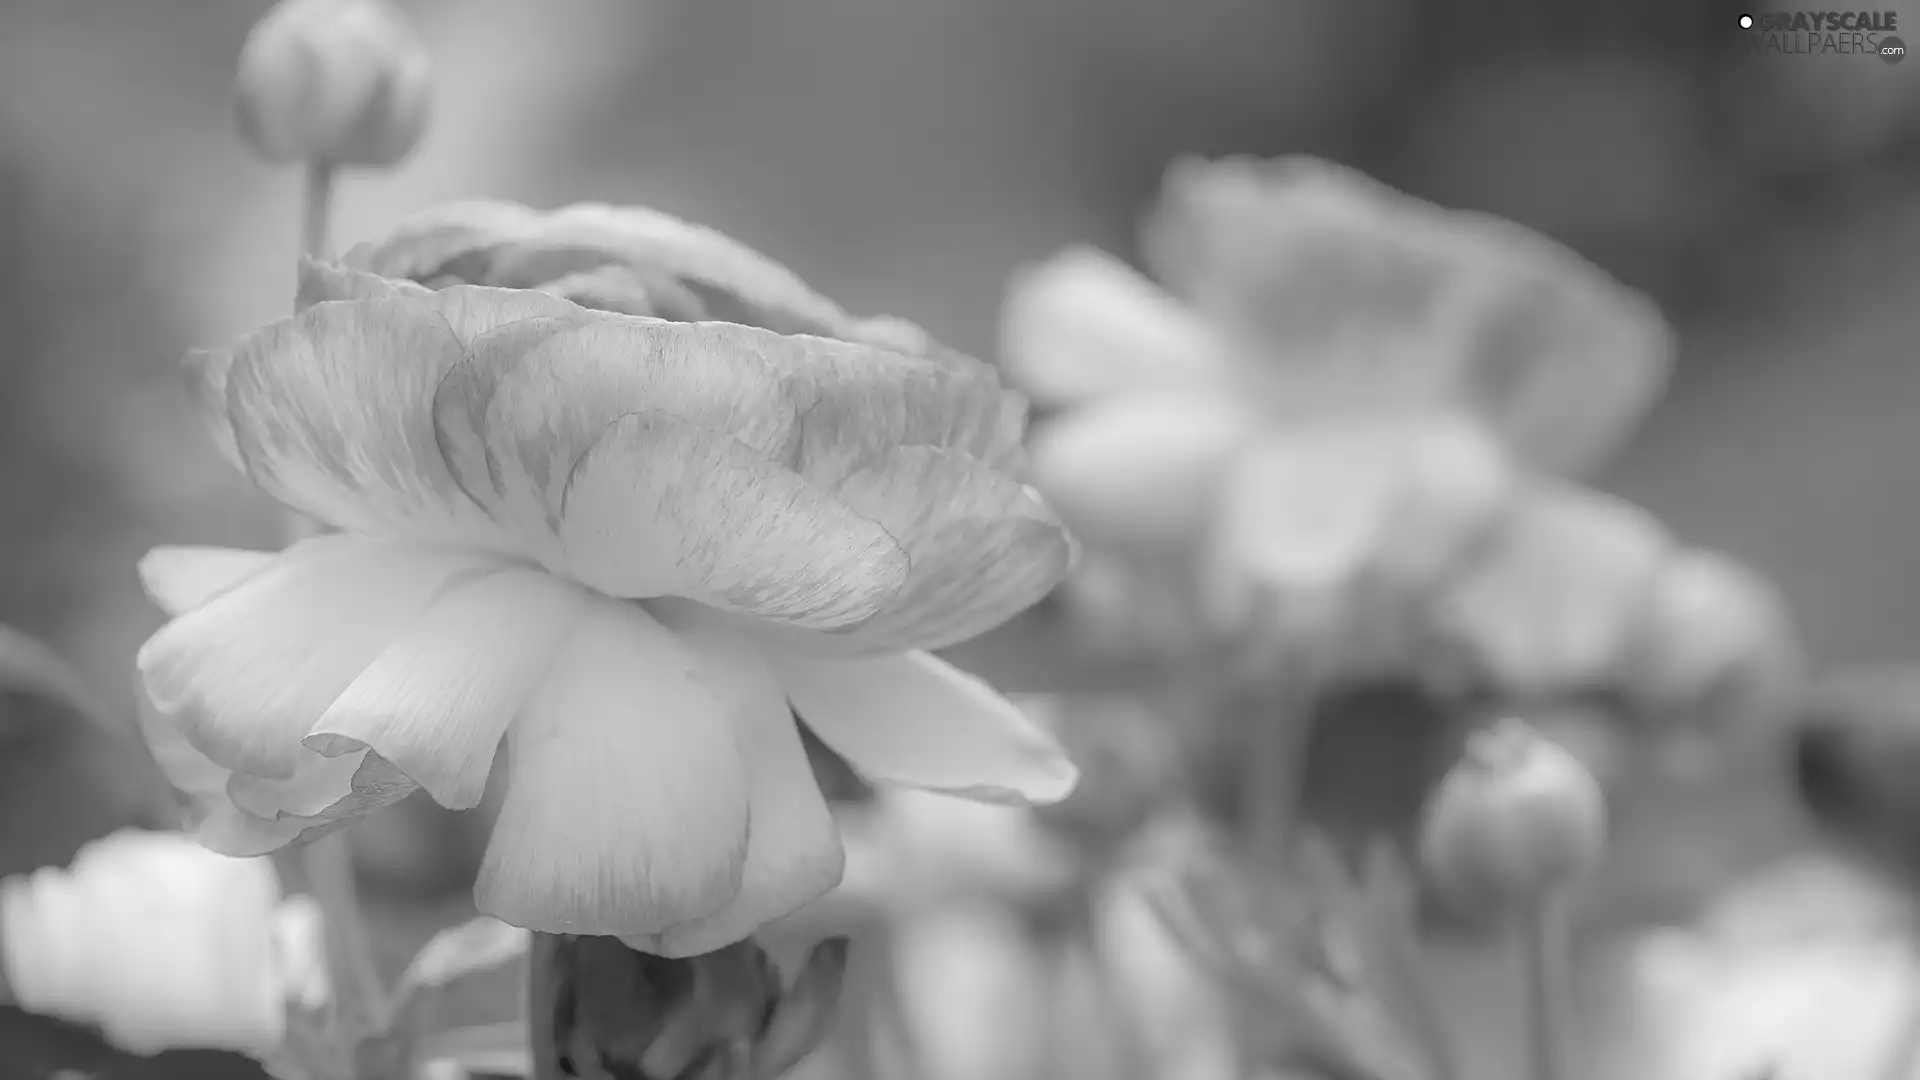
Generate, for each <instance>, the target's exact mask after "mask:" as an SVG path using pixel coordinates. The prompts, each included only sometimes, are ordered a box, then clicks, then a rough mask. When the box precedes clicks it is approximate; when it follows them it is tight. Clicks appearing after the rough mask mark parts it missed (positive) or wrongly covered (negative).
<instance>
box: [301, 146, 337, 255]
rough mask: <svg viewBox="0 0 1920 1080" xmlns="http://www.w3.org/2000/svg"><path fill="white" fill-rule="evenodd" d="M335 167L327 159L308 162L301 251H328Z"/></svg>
mask: <svg viewBox="0 0 1920 1080" xmlns="http://www.w3.org/2000/svg"><path fill="white" fill-rule="evenodd" d="M333 176H334V167H333V166H332V165H329V164H327V163H326V162H324V161H310V162H308V163H307V171H306V175H305V177H304V178H303V180H302V183H301V191H300V251H301V253H302V254H306V255H312V256H313V257H315V258H324V257H325V256H326V254H327V230H328V223H329V221H330V220H331V219H332V217H333Z"/></svg>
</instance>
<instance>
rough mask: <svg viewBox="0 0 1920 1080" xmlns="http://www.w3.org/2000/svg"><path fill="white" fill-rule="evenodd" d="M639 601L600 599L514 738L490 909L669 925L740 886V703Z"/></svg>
mask: <svg viewBox="0 0 1920 1080" xmlns="http://www.w3.org/2000/svg"><path fill="white" fill-rule="evenodd" d="M707 672H708V669H707V668H706V667H704V666H703V661H702V657H701V656H700V654H698V653H696V652H695V651H694V650H693V649H691V648H690V647H689V646H688V645H687V644H686V643H684V642H683V641H681V640H680V639H679V638H678V637H677V636H675V635H674V634H673V633H672V632H671V631H670V630H668V629H667V628H666V627H664V626H662V625H661V624H660V623H659V622H657V621H656V620H655V619H654V618H653V617H652V616H651V615H649V614H648V613H647V612H646V611H645V610H644V609H642V608H641V607H640V606H639V605H637V604H631V603H620V602H617V601H613V600H606V599H596V600H595V601H594V602H592V603H591V604H590V605H589V606H588V607H587V609H586V610H585V612H584V613H583V614H582V616H581V618H580V621H579V622H578V623H577V624H576V625H575V626H574V630H573V633H572V635H571V636H570V637H569V638H568V639H567V641H566V643H565V644H564V645H563V646H562V647H561V650H560V652H559V655H558V656H557V658H556V659H555V662H554V665H553V667H552V669H551V670H550V672H549V675H548V678H547V680H546V682H545V683H543V684H542V685H541V687H540V689H539V690H538V691H536V692H535V694H534V696H533V698H532V699H531V700H530V701H529V702H528V703H527V705H526V707H525V708H524V709H523V710H522V711H521V714H520V717H519V719H518V720H517V721H516V722H515V723H514V724H513V726H512V728H511V729H510V731H509V733H508V740H507V745H508V772H507V777H508V782H507V791H506V797H505V800H504V802H503V803H502V805H501V809H500V817H499V820H498V822H497V824H496V825H495V826H494V831H493V838H492V840H491V841H490V842H489V844H488V845H487V854H486V858H485V861H484V862H483V864H482V866H481V869H480V876H479V880H478V882H477V883H476V884H475V886H474V897H475V901H476V902H477V903H478V905H479V908H480V910H481V911H482V912H483V913H485V914H488V915H492V916H494V917H495V918H498V919H500V920H502V921H504V922H509V923H512V924H514V925H515V926H523V927H526V928H527V929H529V930H538V931H543V932H547V933H567V934H606V935H617V936H623V937H632V936H641V935H652V934H659V933H662V932H663V931H665V930H667V929H669V928H671V927H674V926H677V925H679V924H681V923H686V922H690V921H692V920H696V919H702V918H706V917H708V916H710V915H713V914H715V913H716V912H718V911H720V910H721V909H722V908H723V907H725V906H726V905H727V904H728V903H729V902H731V901H732V900H733V899H734V898H735V897H736V896H738V895H739V893H740V886H741V882H742V880H743V876H744V869H745V863H746V858H747V847H748V820H749V818H748V798H749V797H748V790H749V788H748V769H747V766H746V764H745V763H744V762H743V761H742V758H741V754H740V749H739V743H738V741H737V735H736V731H737V730H738V729H739V727H740V725H739V724H738V723H737V722H736V718H735V717H734V716H732V715H730V706H731V705H733V704H734V699H733V698H732V697H731V696H730V694H729V692H728V691H727V690H725V689H724V688H723V687H721V686H719V685H716V684H715V682H714V681H712V678H711V677H710V676H709V675H708V673H707Z"/></svg>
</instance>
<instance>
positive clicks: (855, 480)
mask: <svg viewBox="0 0 1920 1080" xmlns="http://www.w3.org/2000/svg"><path fill="white" fill-rule="evenodd" d="M836 494H837V495H838V496H839V498H840V499H841V500H843V501H844V502H845V503H846V504H847V505H848V506H851V507H852V508H853V509H854V511H855V512H857V513H859V514H861V515H862V516H863V517H865V518H870V519H872V520H873V521H876V522H878V523H879V524H880V525H881V526H883V527H884V528H885V530H886V532H887V533H888V534H889V535H891V536H892V537H893V538H894V539H895V540H897V541H898V542H899V544H900V547H901V549H902V550H904V551H905V552H906V559H907V563H906V566H907V574H906V580H905V584H904V585H903V587H902V588H901V589H900V591H899V592H898V593H897V594H896V595H894V596H893V597H891V598H890V599H889V601H888V602H887V604H886V606H885V608H884V609H883V610H881V611H880V613H879V614H877V615H875V616H874V617H873V618H872V619H871V620H869V621H867V622H865V623H862V624H860V625H859V626H856V627H854V628H852V629H850V630H848V631H846V632H845V634H844V635H842V643H843V644H845V645H849V646H852V647H856V648H859V649H863V650H864V649H883V650H887V651H897V650H900V649H905V648H915V649H936V648H943V647H945V646H947V645H952V644H955V643H957V642H961V641H965V640H967V639H968V638H972V637H976V636H978V635H980V634H982V633H985V632H986V631H988V630H990V629H992V628H993V627H995V626H998V625H1000V624H1001V623H1003V622H1006V621H1007V620H1008V619H1011V618H1013V616H1015V615H1017V614H1019V613H1020V612H1021V611H1023V610H1025V609H1026V608H1028V607H1031V606H1033V605H1034V604H1035V603H1038V602H1039V600H1040V599H1041V598H1042V597H1044V596H1046V595H1047V593H1048V592H1049V591H1051V590H1052V589H1053V587H1054V586H1055V585H1058V584H1059V583H1060V580H1061V579H1062V578H1064V577H1065V576H1066V574H1067V569H1068V567H1069V566H1070V565H1071V563H1072V560H1073V553H1074V548H1073V542H1072V540H1071V539H1070V538H1069V537H1068V536H1067V532H1066V530H1065V529H1063V528H1062V527H1061V526H1060V523H1059V521H1058V520H1057V519H1055V518H1054V516H1053V513H1052V511H1050V510H1048V509H1047V507H1046V506H1045V504H1043V503H1041V502H1040V501H1039V500H1038V499H1036V498H1035V497H1034V495H1033V493H1032V491H1031V490H1030V489H1028V488H1025V487H1023V486H1021V485H1020V484H1019V483H1018V482H1017V481H1014V480H1012V479H1010V478H1008V477H1007V476H1004V475H1002V474H1001V473H999V472H997V471H995V470H994V469H992V468H990V467H988V466H986V465H983V464H981V463H980V462H978V461H976V460H974V459H973V458H970V457H967V456H966V455H964V454H961V453H959V452H957V451H953V450H938V449H934V448H931V447H925V446H914V447H907V448H905V449H901V450H897V451H895V452H893V453H892V454H890V455H888V456H887V457H886V458H884V459H882V460H881V461H879V462H877V463H876V464H875V465H873V466H871V467H869V468H866V469H862V470H861V471H859V472H857V473H855V474H854V475H853V476H851V477H848V478H847V481H846V482H845V483H844V484H842V485H841V487H840V489H839V490H838V492H836Z"/></svg>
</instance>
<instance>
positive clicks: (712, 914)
mask: <svg viewBox="0 0 1920 1080" xmlns="http://www.w3.org/2000/svg"><path fill="white" fill-rule="evenodd" d="M649 220H653V219H649ZM669 220H670V219H669ZM679 227H680V228H681V229H682V230H687V229H688V228H689V227H687V226H684V225H681V226H679ZM675 235H676V236H679V237H680V239H682V240H684V241H685V242H686V245H689V247H685V248H684V249H683V248H673V247H671V246H670V245H669V246H664V247H663V248H662V255H661V257H662V258H668V257H683V256H685V255H686V254H687V251H688V250H692V251H699V250H702V248H701V245H702V244H704V243H707V242H708V241H707V240H706V239H704V238H705V237H706V236H707V234H705V233H702V232H697V231H683V232H682V233H676V234H675ZM767 265H770V264H766V263H755V264H752V265H748V266H744V267H735V269H736V270H738V271H739V272H740V273H743V274H747V275H749V276H751V275H755V274H760V273H762V272H764V271H765V269H766V266H767ZM307 270H308V273H307V281H306V283H305V287H304V288H303V295H304V297H305V298H306V299H307V301H309V302H310V305H311V306H308V307H307V308H306V309H305V310H304V311H303V312H302V313H301V314H299V315H298V316H295V317H293V318H291V319H286V320H282V321H281V322H278V323H275V324H274V325H271V326H269V327H266V328H265V329H263V330H261V331H259V332H258V333H255V334H253V335H251V336H250V337H248V338H246V339H245V340H243V341H242V342H240V343H239V344H238V345H236V346H235V347H233V348H231V349H226V350H218V351H213V352H209V353H204V354H199V355H197V356H196V357H195V358H194V361H193V370H194V373H195V375H196V385H197V388H198V391H199V395H200V399H201V401H202V402H203V403H204V404H205V405H206V406H207V409H208V413H209V418H210V420H211V421H212V424H213V428H214V433H215V437H216V438H217V439H218V441H219V442H220V444H221V446H222V447H223V448H224V449H225V450H226V451H227V453H228V455H229V456H230V457H231V458H232V459H233V460H234V461H235V462H236V463H237V464H238V465H239V466H240V467H241V468H243V469H244V470H245V472H246V473H247V475H248V476H249V477H250V478H251V479H253V480H254V481H255V482H256V483H257V484H258V485H259V486H260V487H261V488H263V489H264V490H265V491H266V492H267V493H268V494H269V495H271V496H273V497H274V498H276V499H278V500H280V501H281V502H283V503H284V504H286V505H287V506H289V507H291V508H293V509H295V510H298V511H300V512H302V513H304V514H308V515H310V516H313V517H315V518H318V519H319V520H321V521H323V522H326V523H328V524H331V525H333V526H336V527H337V528H339V529H340V530H341V531H340V532H339V533H337V534H334V535H328V536H322V537H319V538H317V539H313V540H308V541H305V542H303V543H300V544H296V545H294V546H293V547H292V548H290V549H288V550H287V551H285V552H282V553H279V554H267V553H259V552H240V551H212V550H206V549H185V548H163V549H160V550H157V551H155V552H153V553H152V554H150V555H149V556H148V557H147V558H146V560H145V561H144V562H143V563H142V566H141V570H142V574H143V576H144V578H145V581H146V584H147V586H148V589H149V591H150V592H151V593H152V595H153V596H154V597H155V599H156V601H157V602H158V603H159V604H160V605H161V606H162V607H164V608H165V609H166V610H167V611H168V612H169V613H170V614H172V615H173V616H175V618H174V620H173V621H172V622H171V623H169V624H168V625H167V626H166V627H164V628H163V629H161V630H160V632H159V633H157V634H156V635H154V637H153V638H152V639H151V640H149V641H148V642H147V644H146V645H145V647H144V648H143V649H142V650H141V653H140V658H139V662H140V670H141V673H142V675H143V677H144V680H145V685H146V689H147V691H148V693H149V694H150V696H151V698H152V701H153V704H154V706H155V707H156V709H155V711H154V712H153V713H151V714H150V715H149V716H148V718H147V725H146V727H147V734H148V738H149V741H150V742H151V743H152V744H153V746H154V748H155V752H156V756H158V757H159V758H160V759H161V761H162V764H163V765H164V766H166V767H167V768H168V770H169V776H170V778H171V779H172V780H173V782H174V783H175V784H176V786H178V787H180V788H181V789H182V790H185V791H187V792H189V793H191V794H193V795H194V796H195V797H196V800H197V802H198V804H199V806H200V808H201V811H202V814H201V821H200V823H199V835H200V837H201V838H202V840H203V841H204V842H206V843H208V844H209V845H211V846H213V847H215V848H216V849H218V850H223V851H228V852H232V853H236V854H255V853H260V852H264V851H269V850H272V849H274V848H276V847H278V846H281V845H284V844H286V843H289V842H291V841H292V840H294V839H295V838H297V837H300V836H302V835H311V834H312V832H313V831H314V830H317V829H324V828H327V827H330V826H331V825H333V824H335V823H337V822H338V821H340V820H342V819H344V818H346V817H349V816H352V815H354V814H357V813H362V812H365V811H367V810H370V809H373V808H375V807H378V806H382V805H386V804H388V803H391V802H393V801H395V800H397V799H399V798H400V797H402V796H404V795H406V794H407V793H408V792H410V791H412V790H414V789H415V788H416V787H419V788H424V789H426V791H427V792H428V793H429V794H430V795H432V796H433V797H434V799H435V800H436V801H438V802H439V803H441V804H442V805H444V806H447V807H450V808H454V809H469V808H472V807H473V806H475V805H476V804H477V803H478V802H479V800H480V797H481V794H482V792H483V791H484V789H485V788H486V785H487V780H488V777H489V776H490V775H491V773H492V771H493V768H494V764H495V756H496V750H497V748H498V747H499V746H500V744H501V743H502V742H503V740H504V742H505V743H506V746H507V754H506V759H505V760H506V762H507V783H506V792H505V796H504V800H503V803H502V806H501V810H500V815H499V820H498V823H497V824H496V826H495V827H494V830H493V834H492V839H491V842H490V844H489V847H488V850H487V854H486V857H485V861H484V864H483V866H482V868H481V871H480V876H479V881H478V882H477V884H476V886H475V892H476V900H477V901H478V904H479V907H480V909H481V910H482V911H483V912H485V913H487V914H490V915H493V916H496V917H498V918H500V919H502V920H503V921H506V922H509V923H513V924H514V925H517V926H523V927H526V928H528V929H532V930H538V931H545V932H554V933H580V934H606V935H616V936H619V937H621V938H623V939H624V940H626V941H628V942H629V943H630V944H632V945H633V946H634V947H635V948H639V949H643V950H645V951H649V952H657V953H660V954H662V955H667V956H683V955H692V954H697V953H703V952H707V951H711V950H713V949H717V948H719V947H721V946H724V945H726V944H728V943H729V942H732V941H736V940H739V939H740V938H742V937H744V936H746V935H747V934H750V933H751V932H752V931H753V930H754V929H755V928H756V927H757V926H759V925H761V924H763V923H765V922H768V921H771V920H772V919H776V918H778V917H780V916H782V915H785V914H787V913H788V912H790V911H792V910H794V909H795V908H797V907H798V906H800V905H801V904H803V903H805V902H806V901H808V900H811V899H813V898H814V897H816V896H818V895H820V894H821V893H822V892H824V891H826V890H827V889H829V888H831V887H832V886H833V885H834V883H835V882H837V881H838V880H839V878H840V875H841V872H842V859H843V853H842V850H841V846H840V840H839V836H838V834H837V832H836V831H835V828H834V823H833V821H832V818H831V816H830V815H829V813H828V811H827V807H826V804H825V802H824V801H823V800H822V798H821V795H820V792H819V790H818V788H817V786H816V785H815V783H814V779H813V775H812V773H811V771H810V769H809V767H808V764H807V761H806V757H805V754H804V752H803V750H802V744H801V741H800V736H799V732H798V729H797V728H796V727H795V724H794V717H793V713H794V712H795V711H797V712H798V713H799V714H800V716H801V717H802V718H803V719H804V721H805V722H806V724H807V725H808V726H809V728H811V729H812V730H813V731H814V733H815V734H817V735H818V736H819V737H820V738H821V739H822V740H823V741H824V742H826V743H827V744H828V745H830V746H831V747H833V748H834V749H835V750H836V751H838V752H839V753H841V754H842V755H843V756H844V757H846V758H847V759H848V760H849V761H850V762H852V763H853V765H854V766H855V767H856V768H857V769H859V770H860V771H861V772H863V773H864V774H865V775H866V776H867V777H868V778H870V779H873V780H876V781H881V782H892V783H899V784H904V785H909V786H915V787H921V788H927V789H932V790H939V791H945V792H949V793H953V794H957V795H961V796H965V797H971V798H978V799H984V800H989V801H1005V802H1016V803H1019V802H1047V801H1052V800H1057V799H1059V798H1061V797H1063V796H1064V795H1066V794H1067V792H1068V791H1069V790H1070V789H1071V788H1072V786H1073V784H1074V781H1075V778H1076V772H1075V770H1074V767H1073V765H1072V764H1071V763H1070V762H1068V761H1067V760H1066V758H1065V756H1064V755H1063V754H1062V753H1061V751H1060V749H1059V747H1058V745H1057V744H1056V743H1055V742H1054V741H1053V740H1052V739H1051V737H1049V736H1048V735H1047V733H1046V732H1045V731H1043V730H1042V729H1040V728H1039V727H1037V726H1036V725H1035V724H1033V723H1032V722H1031V721H1030V720H1029V719H1028V718H1027V717H1025V716H1024V715H1023V714H1022V713H1021V712H1020V711H1019V710H1018V709H1016V708H1015V707H1013V706H1012V705H1011V704H1009V703H1007V702H1006V701H1004V700H1003V699H1001V698H1000V697H999V696H998V695H997V694H995V693H994V692H993V691H992V690H991V689H990V688H989V687H987V686H986V685H984V684H983V683H981V682H980V681H978V680H976V679H973V678H971V677H969V676H967V675H965V674H962V673H960V672H958V671H957V670H955V669H953V668H951V667H949V666H948V665H946V664H945V663H943V662H942V661H940V660H938V659H936V658H935V657H933V656H932V655H931V654H930V653H928V652H926V651H924V650H928V649H935V648H941V647H945V646H948V645H951V644H954V643H956V642H959V641H963V640H965V639H967V638H970V637H972V636H974V635H976V634H978V633H981V632H982V631H984V630H987V629H989V628H991V627H993V626H995V625H997V624H998V623H1000V622H1002V621H1004V620H1006V619H1007V618H1009V617H1011V616H1012V615H1013V614H1014V613H1016V612H1018V611H1019V610H1021V609H1022V608H1024V607H1026V606H1028V605H1029V604H1031V603H1033V602H1034V601H1035V600H1037V599H1038V598H1040V597H1041V596H1043V595H1044V594H1045V593H1046V592H1047V590H1049V589H1050V588H1052V586H1053V585H1054V584H1055V583H1056V582H1057V581H1058V580H1059V579H1060V577H1061V576H1062V575H1063V574H1064V573H1065V571H1066V568H1067V565H1068V561H1069V559H1070V556H1071V543H1070V541H1069V540H1068V539H1067V537H1066V534H1065V532H1064V531H1063V530H1062V529H1061V527H1060V526H1059V524H1058V523H1057V522H1056V521H1055V520H1054V519H1053V517H1052V515H1051V513H1050V512H1049V511H1048V510H1047V508H1046V507H1044V506H1043V505H1041V504H1040V503H1039V502H1038V501H1036V500H1035V499H1034V498H1033V497H1032V496H1031V495H1030V493H1029V492H1028V490H1027V489H1026V488H1025V487H1024V486H1023V485H1022V484H1021V483H1020V482H1019V481H1018V479H1017V478H1016V477H1015V476H1014V475H1013V469H1014V468H1016V467H1017V464H1018V462H1019V459H1020V446H1019V439H1020V434H1021V429H1022V426H1023V413H1022V403H1021V402H1020V401H1019V400H1018V399H1017V398H1015V397H1014V396H1012V395H1009V394H1007V393H1006V392H1005V391H1003V390H1002V389H1001V387H1000V386H999V383H998V381H997V379H996V378H995V377H994V375H993V372H992V370H991V369H990V368H988V367H987V366H986V365H983V364H981V363H979V362H978V361H974V360H970V359H967V358H965V357H960V356H954V355H940V356H937V357H935V356H927V355H919V354H911V353H907V352H901V351H896V350H895V349H892V348H887V347H883V346H879V345H874V344H871V343H866V342H856V341H846V340H836V339H829V338H825V337H815V336H804V335H783V334H779V333H774V332H771V331H768V330H764V329H759V328H756V327H750V326H744V325H737V324H733V323H724V322H697V323H688V322H671V321H664V320H661V319H657V318H650V317H638V316H628V315H620V314H613V313H608V312H603V311H596V310H588V309H585V308H582V307H579V306H576V305H575V304H573V303H570V302H568V301H565V300H562V299H559V298H557V297H554V296H550V295H546V294H543V293H539V292H530V291H521V290H513V289H498V288H485V287H477V286H466V285H461V286H455V287H452V288H447V289H444V290H441V291H438V292H436V291H432V290H429V289H426V288H423V287H421V286H419V285H416V284H413V283H410V282H402V281H393V280H388V279H384V278H381V277H378V276H375V275H372V274H366V273H361V272H356V271H349V270H345V269H342V268H337V267H328V266H321V265H318V264H310V265H309V266H308V268H307ZM784 280H785V279H779V280H775V281H773V282H772V283H771V284H770V285H768V286H767V287H769V288H773V289H775V290H778V289H779V288H783V287H785V285H784V284H783V282H784ZM755 284H760V285H767V282H764V281H760V280H759V279H757V278H756V279H755V281H754V282H748V283H742V284H741V286H740V288H741V289H742V290H746V289H748V288H749V287H750V286H752V285H755Z"/></svg>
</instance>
